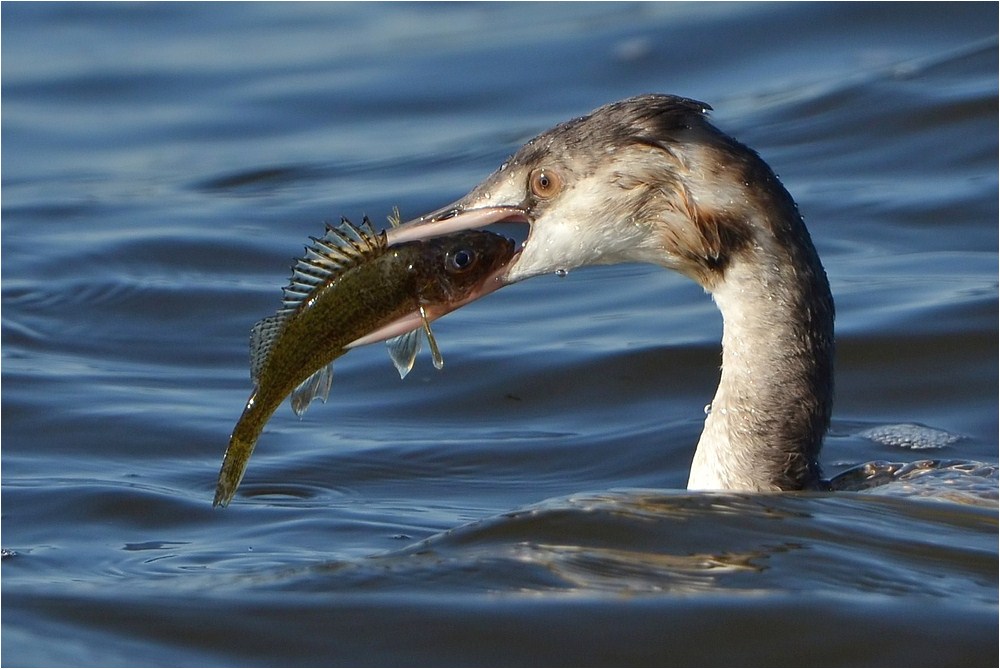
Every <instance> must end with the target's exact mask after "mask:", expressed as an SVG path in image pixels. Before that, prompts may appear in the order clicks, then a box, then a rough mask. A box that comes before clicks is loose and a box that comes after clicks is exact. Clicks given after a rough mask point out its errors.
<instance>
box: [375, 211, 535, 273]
mask: <svg viewBox="0 0 1000 669" xmlns="http://www.w3.org/2000/svg"><path fill="white" fill-rule="evenodd" d="M495 223H521V224H525V223H529V224H530V223H531V220H530V219H529V217H528V213H527V211H526V210H525V209H523V208H521V207H515V206H509V205H503V206H492V207H477V206H473V207H467V206H466V205H464V204H463V202H462V201H461V200H459V201H458V202H455V203H453V204H450V205H448V206H447V207H443V208H441V209H438V210H437V211H434V212H431V213H429V214H425V215H424V216H421V217H420V218H415V219H413V220H411V221H407V222H405V223H402V224H400V225H397V226H396V227H393V228H390V229H388V230H386V233H385V234H386V239H387V241H388V242H389V245H390V246H392V245H393V244H400V243H402V242H412V241H420V240H424V239H430V238H431V237H440V236H441V235H448V234H451V233H454V232H460V231H462V230H474V229H478V228H485V227H486V226H488V225H493V224H495ZM519 255H520V251H518V253H517V255H515V256H514V258H513V259H512V260H511V261H510V262H509V263H508V264H507V267H508V268H509V267H511V266H512V265H513V264H514V263H516V262H517V258H518V256H519ZM500 280H501V281H502V282H504V283H507V280H506V277H503V276H502V277H500Z"/></svg>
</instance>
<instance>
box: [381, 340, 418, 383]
mask: <svg viewBox="0 0 1000 669" xmlns="http://www.w3.org/2000/svg"><path fill="white" fill-rule="evenodd" d="M385 345H386V348H388V349H389V357H390V358H392V364H394V365H395V366H396V371H397V372H399V378H401V379H405V378H406V375H407V374H409V373H410V370H411V369H413V361H414V360H416V359H417V353H419V352H420V329H419V328H418V329H416V330H410V331H409V332H406V333H403V334H401V335H399V336H398V337H393V338H392V339H386V340H385Z"/></svg>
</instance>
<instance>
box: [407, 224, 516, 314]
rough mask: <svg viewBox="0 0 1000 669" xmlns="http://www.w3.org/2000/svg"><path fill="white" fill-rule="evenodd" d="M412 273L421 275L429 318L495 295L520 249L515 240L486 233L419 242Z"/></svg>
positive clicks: (424, 301) (424, 300) (420, 283)
mask: <svg viewBox="0 0 1000 669" xmlns="http://www.w3.org/2000/svg"><path fill="white" fill-rule="evenodd" d="M417 244H418V246H417V248H416V253H415V257H414V259H413V262H412V264H411V266H410V271H412V272H415V273H416V274H417V276H418V285H419V286H420V291H419V293H420V302H421V303H422V304H423V305H424V307H425V309H426V311H427V313H428V316H430V317H431V318H432V319H433V318H438V317H440V316H442V315H444V314H445V313H448V312H449V311H452V310H454V309H457V308H458V307H460V306H462V305H464V304H467V303H469V302H471V301H473V300H477V299H479V298H480V297H483V296H484V295H487V294H489V293H492V292H493V291H495V290H497V289H498V288H500V287H501V286H503V285H504V284H503V281H502V280H501V277H502V275H503V273H504V272H505V271H506V269H507V266H508V264H509V263H510V261H511V260H512V259H513V258H514V257H515V256H516V254H517V250H516V247H515V243H514V241H513V240H511V239H508V238H507V237H503V236H501V235H497V234H494V233H492V232H488V231H485V230H464V231H461V232H457V233H454V234H450V235H447V236H444V237H435V238H432V239H429V240H427V241H425V242H418V243H417Z"/></svg>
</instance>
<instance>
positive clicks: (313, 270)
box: [250, 216, 388, 410]
mask: <svg viewBox="0 0 1000 669" xmlns="http://www.w3.org/2000/svg"><path fill="white" fill-rule="evenodd" d="M310 239H311V240H312V244H311V245H310V246H307V247H306V250H305V254H304V255H303V256H302V257H301V258H299V259H298V260H296V261H295V264H294V265H293V266H292V278H291V279H290V280H289V282H288V285H287V286H285V288H284V289H283V291H284V293H283V297H282V307H281V309H279V310H278V313H276V314H275V315H274V316H270V317H268V318H265V319H263V320H261V321H258V322H257V324H256V325H254V326H253V329H251V330H250V378H251V379H252V380H253V382H254V383H257V379H258V377H259V376H260V371H261V369H263V367H264V363H265V362H266V361H267V358H268V355H269V354H270V352H271V345H272V344H273V343H274V341H275V340H276V339H277V338H278V335H279V334H280V333H281V330H282V328H284V326H285V321H287V320H288V318H289V317H290V316H291V315H292V314H293V313H295V310H296V309H298V308H299V305H301V304H302V303H303V302H304V301H305V300H306V299H308V298H309V296H310V295H311V294H312V293H313V291H314V290H316V289H317V288H319V287H321V286H323V285H325V284H327V283H328V282H330V281H332V280H334V279H336V278H337V277H338V276H340V275H341V274H342V273H344V272H346V271H348V270H350V269H352V268H354V267H357V266H358V265H360V264H362V263H364V262H366V261H367V260H369V259H370V258H372V257H373V256H376V255H379V254H381V253H383V252H384V251H385V249H386V248H388V243H387V241H386V237H385V232H376V231H375V228H374V226H372V222H371V221H370V220H369V219H368V217H367V216H365V217H364V220H363V221H362V222H361V225H354V224H353V223H351V222H350V221H349V220H347V219H346V218H342V219H340V225H339V226H336V227H335V226H332V225H330V224H329V223H327V224H326V233H325V234H324V235H323V236H322V237H319V238H316V237H310ZM307 405H308V403H307ZM303 410H304V409H303Z"/></svg>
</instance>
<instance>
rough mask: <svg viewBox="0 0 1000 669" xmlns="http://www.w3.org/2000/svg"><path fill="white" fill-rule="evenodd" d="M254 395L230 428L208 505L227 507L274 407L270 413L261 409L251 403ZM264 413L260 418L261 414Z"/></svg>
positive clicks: (255, 403) (257, 404) (253, 402)
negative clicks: (217, 479) (229, 434)
mask: <svg viewBox="0 0 1000 669" xmlns="http://www.w3.org/2000/svg"><path fill="white" fill-rule="evenodd" d="M256 397H257V395H256V393H254V394H253V395H251V396H250V400H249V401H248V402H247V407H246V409H244V411H243V415H242V416H240V420H239V422H238V423H236V427H235V428H233V434H232V436H231V437H230V438H229V446H228V447H227V448H226V455H225V457H224V458H223V460H222V469H221V470H220V471H219V482H218V483H217V484H216V486H215V499H214V500H213V501H212V506H213V507H216V506H222V507H225V506H228V505H229V502H230V501H232V499H233V495H235V494H236V489H237V488H238V487H239V485H240V481H242V480H243V474H244V473H245V472H246V470H247V463H248V462H250V455H251V454H253V449H254V446H256V445H257V439H258V438H259V437H260V433H261V432H262V431H263V430H264V424H265V423H266V422H267V419H268V418H269V417H270V416H271V414H272V413H274V408H273V407H271V408H270V411H267V410H266V409H264V408H263V407H262V406H261V405H260V404H259V403H257V402H255V399H256ZM262 414H264V415H262Z"/></svg>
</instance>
